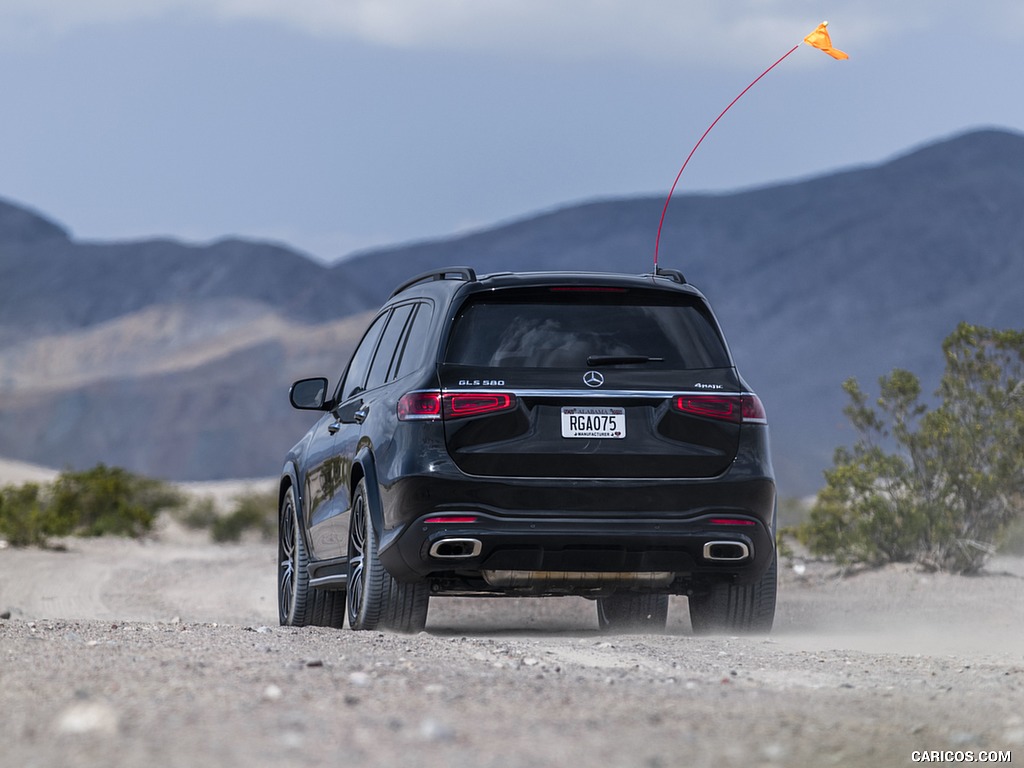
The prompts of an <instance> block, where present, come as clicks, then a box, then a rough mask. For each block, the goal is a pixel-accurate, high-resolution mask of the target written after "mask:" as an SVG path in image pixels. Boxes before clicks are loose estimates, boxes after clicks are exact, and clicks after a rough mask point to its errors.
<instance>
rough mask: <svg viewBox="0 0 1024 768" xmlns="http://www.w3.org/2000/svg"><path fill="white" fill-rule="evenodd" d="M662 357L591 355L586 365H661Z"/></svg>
mask: <svg viewBox="0 0 1024 768" xmlns="http://www.w3.org/2000/svg"><path fill="white" fill-rule="evenodd" d="M664 361H665V358H663V357H648V356H647V355H591V356H590V357H588V358H587V365H590V366H594V365H631V364H633V363H662V362H664Z"/></svg>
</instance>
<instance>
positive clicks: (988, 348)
mask: <svg viewBox="0 0 1024 768" xmlns="http://www.w3.org/2000/svg"><path fill="white" fill-rule="evenodd" d="M943 353H944V355H945V358H946V370H945V373H944V374H943V377H942V381H941V383H940V386H939V389H938V391H937V392H936V397H937V399H938V400H939V405H938V406H937V407H935V408H934V409H929V406H928V405H926V404H924V403H922V402H921V400H920V396H921V386H920V382H919V381H918V379H917V377H916V376H915V375H914V374H912V373H910V372H909V371H905V370H895V371H893V372H892V373H890V374H889V375H888V376H883V377H882V378H881V380H880V382H879V384H880V396H879V398H878V400H877V401H876V403H875V405H874V406H873V405H871V404H870V403H869V402H868V396H867V395H866V394H865V393H864V392H863V391H862V390H861V388H860V386H859V385H858V384H857V382H856V380H854V379H850V380H848V381H847V382H846V383H845V384H844V389H845V390H846V393H847V395H848V396H849V398H850V404H849V405H848V406H847V407H846V408H845V409H844V412H845V413H846V415H847V417H848V418H849V419H850V422H851V424H852V425H853V427H854V429H855V430H856V431H857V434H858V440H857V441H856V443H855V444H854V445H853V447H852V448H848V447H842V448H839V449H838V450H837V451H836V454H835V459H834V462H833V466H832V468H830V469H829V470H827V471H826V472H825V480H826V485H825V488H824V489H823V490H822V491H821V492H820V493H819V495H818V499H817V501H816V503H815V505H814V507H813V508H812V510H811V514H810V518H809V519H808V521H807V522H806V523H804V524H803V525H801V526H799V527H798V529H797V533H798V536H799V538H800V539H801V541H803V542H804V543H805V544H806V545H807V546H808V547H809V548H810V549H811V551H812V552H814V553H816V554H822V555H828V556H832V557H835V558H836V559H837V560H838V561H840V562H845V563H867V564H869V565H878V564H882V563H888V562H917V563H919V564H921V565H923V566H925V567H927V568H930V569H935V570H944V571H950V572H954V573H974V572H976V571H978V570H979V569H980V568H981V567H982V566H983V565H984V563H985V560H986V559H987V558H988V557H989V556H990V555H991V554H992V553H994V552H995V550H996V547H997V545H998V544H999V543H1000V541H1001V540H1002V538H1003V537H1005V536H1006V533H1007V531H1008V530H1009V529H1010V527H1011V525H1012V524H1013V523H1014V521H1016V520H1019V519H1020V517H1021V514H1022V510H1021V500H1022V499H1024V452H1022V451H1021V445H1024V332H1019V331H996V330H992V329H988V328H982V327H979V326H973V325H969V324H967V323H961V324H960V325H959V326H958V327H957V329H956V330H955V331H954V332H953V333H952V334H951V335H950V336H949V337H948V338H947V339H946V340H945V342H944V343H943Z"/></svg>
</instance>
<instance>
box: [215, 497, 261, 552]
mask: <svg viewBox="0 0 1024 768" xmlns="http://www.w3.org/2000/svg"><path fill="white" fill-rule="evenodd" d="M246 531H256V532H258V533H259V534H260V536H262V537H263V538H264V539H270V538H272V537H273V535H274V533H275V532H276V531H277V493H276V492H275V491H268V492H265V493H259V492H255V491H254V492H250V493H245V494H242V495H241V496H239V497H238V498H237V499H235V505H234V508H233V509H232V510H231V512H229V513H228V514H227V515H224V516H223V517H219V518H217V519H216V520H214V521H213V525H212V526H211V528H210V536H211V537H212V538H213V540H214V541H218V542H228V541H238V540H240V539H241V538H242V535H243V534H244V533H245V532H246Z"/></svg>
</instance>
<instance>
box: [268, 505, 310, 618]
mask: <svg viewBox="0 0 1024 768" xmlns="http://www.w3.org/2000/svg"><path fill="white" fill-rule="evenodd" d="M308 562H309V559H308V557H307V555H306V548H305V545H304V543H303V540H302V532H301V531H300V530H299V514H298V509H297V508H296V505H295V491H294V490H292V488H291V487H290V486H289V487H288V489H287V490H286V491H285V493H284V496H283V497H282V498H281V506H280V514H279V516H278V526H277V612H278V619H279V620H280V622H281V624H282V626H292V627H304V626H306V625H307V624H312V623H313V600H312V595H311V594H310V593H311V592H312V590H310V588H309V572H308V571H307V570H306V565H307V564H308Z"/></svg>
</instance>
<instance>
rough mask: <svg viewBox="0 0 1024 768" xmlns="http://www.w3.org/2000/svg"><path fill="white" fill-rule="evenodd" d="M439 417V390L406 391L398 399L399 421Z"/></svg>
mask: <svg viewBox="0 0 1024 768" xmlns="http://www.w3.org/2000/svg"><path fill="white" fill-rule="evenodd" d="M440 418H441V393H440V392H408V393H406V394H404V395H402V398H401V399H400V400H399V401H398V420H399V421H414V420H417V419H440Z"/></svg>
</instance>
